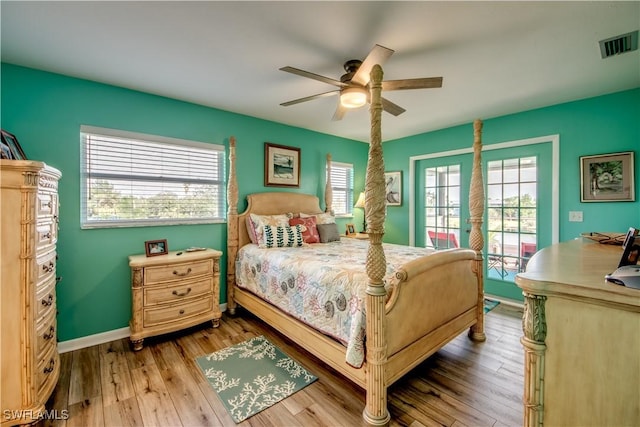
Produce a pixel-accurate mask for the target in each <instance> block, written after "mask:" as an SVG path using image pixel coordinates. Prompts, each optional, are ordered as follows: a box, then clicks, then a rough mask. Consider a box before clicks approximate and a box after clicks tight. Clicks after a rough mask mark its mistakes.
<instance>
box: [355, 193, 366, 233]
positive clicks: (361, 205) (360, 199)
mask: <svg viewBox="0 0 640 427" xmlns="http://www.w3.org/2000/svg"><path fill="white" fill-rule="evenodd" d="M353 207H354V208H360V209H362V218H363V219H362V232H363V233H366V232H367V212H366V211H365V210H364V192H362V193H360V196H358V201H357V202H356V204H355V205H354V206H353Z"/></svg>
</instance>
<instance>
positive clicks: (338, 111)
mask: <svg viewBox="0 0 640 427" xmlns="http://www.w3.org/2000/svg"><path fill="white" fill-rule="evenodd" d="M346 112H347V108H345V107H343V106H342V104H341V103H340V102H338V108H336V112H335V113H333V117H332V118H331V120H333V121H334V122H337V121H338V120H342V118H343V117H344V115H345V113H346Z"/></svg>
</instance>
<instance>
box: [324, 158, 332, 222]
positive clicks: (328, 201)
mask: <svg viewBox="0 0 640 427" xmlns="http://www.w3.org/2000/svg"><path fill="white" fill-rule="evenodd" d="M324 206H325V208H324V211H325V212H329V213H333V187H332V186H331V153H327V182H326V183H325V185H324Z"/></svg>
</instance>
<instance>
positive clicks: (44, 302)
mask: <svg viewBox="0 0 640 427" xmlns="http://www.w3.org/2000/svg"><path fill="white" fill-rule="evenodd" d="M51 304H53V295H51V294H49V297H48V298H47V299H43V300H42V305H44V306H50V305H51Z"/></svg>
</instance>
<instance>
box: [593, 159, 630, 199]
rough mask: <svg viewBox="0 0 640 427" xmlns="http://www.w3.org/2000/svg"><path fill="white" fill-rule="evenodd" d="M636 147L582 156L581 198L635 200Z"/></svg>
mask: <svg viewBox="0 0 640 427" xmlns="http://www.w3.org/2000/svg"><path fill="white" fill-rule="evenodd" d="M633 162H634V159H633V151H628V152H624V153H612V154H599V155H595V156H583V157H580V201H581V202H633V201H634V200H635V182H634V179H635V178H634V173H633V172H634V164H633Z"/></svg>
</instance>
